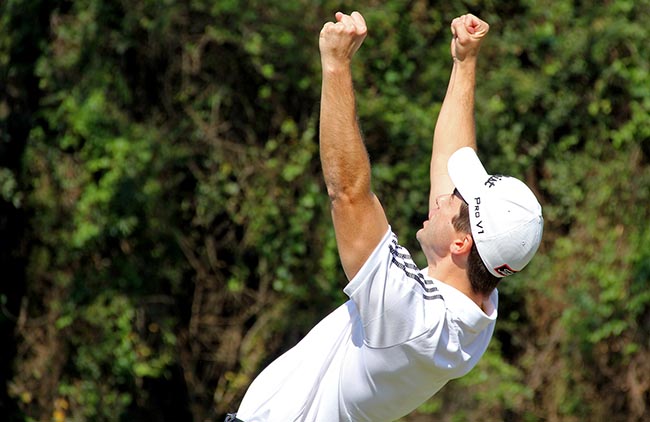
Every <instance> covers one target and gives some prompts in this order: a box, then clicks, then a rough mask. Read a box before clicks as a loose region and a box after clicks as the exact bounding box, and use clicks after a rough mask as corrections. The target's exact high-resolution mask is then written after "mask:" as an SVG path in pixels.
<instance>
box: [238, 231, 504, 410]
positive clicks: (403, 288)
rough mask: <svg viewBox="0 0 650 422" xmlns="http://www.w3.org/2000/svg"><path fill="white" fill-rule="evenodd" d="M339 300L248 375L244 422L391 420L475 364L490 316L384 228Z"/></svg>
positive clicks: (491, 310) (493, 303)
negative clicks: (298, 337) (424, 267)
mask: <svg viewBox="0 0 650 422" xmlns="http://www.w3.org/2000/svg"><path fill="white" fill-rule="evenodd" d="M344 291H345V293H346V294H347V295H348V296H349V297H350V299H351V300H349V301H347V302H346V303H344V304H343V305H341V306H340V307H339V308H337V309H336V310H334V312H332V313H331V314H329V315H328V316H327V317H325V318H324V319H323V320H322V321H321V322H320V323H318V324H317V325H316V326H315V327H314V328H313V329H312V330H311V331H310V332H309V333H308V334H307V335H306V336H305V338H303V339H302V340H301V341H300V342H299V343H298V344H297V345H296V346H295V347H293V348H292V349H290V350H289V351H287V352H286V353H285V354H283V355H282V356H280V357H279V358H278V359H276V360H275V361H274V362H273V363H271V365H269V366H268V367H267V368H266V369H265V370H264V371H262V373H261V374H260V375H259V376H258V377H257V378H256V379H255V380H254V381H253V383H252V384H251V386H250V388H249V389H248V391H247V392H246V395H245V396H244V399H243V400H242V403H241V405H240V407H239V410H238V412H237V417H238V418H239V419H241V420H242V421H244V422H289V421H310V422H311V421H319V422H335V421H372V422H382V421H387V422H388V421H394V420H396V419H399V418H400V417H402V416H404V415H406V414H408V413H410V412H411V411H413V410H414V409H415V408H417V407H418V406H419V405H420V404H422V403H423V402H424V401H426V400H427V399H428V398H429V397H431V396H432V395H433V394H435V393H436V392H437V391H438V390H440V389H441V388H442V387H443V386H444V385H445V384H446V383H447V381H449V380H450V379H453V378H458V377H460V376H463V375H465V374H466V373H467V372H469V371H470V369H472V368H473V367H474V365H476V363H477V362H478V360H479V358H480V357H481V356H482V355H483V353H484V352H485V349H486V348H487V346H488V343H489V342H490V338H491V337H492V333H493V332H494V325H495V321H496V317H497V302H498V295H497V292H496V290H495V291H494V292H493V293H492V295H491V296H490V298H489V300H488V301H487V302H486V303H484V306H483V307H484V309H485V312H483V311H482V310H481V309H480V308H479V307H478V306H477V305H476V304H475V303H474V302H473V301H472V300H471V299H469V298H468V297H467V296H465V295H464V294H463V293H461V292H459V291H458V290H456V289H455V288H453V287H451V286H449V285H447V284H445V283H443V282H440V281H438V280H435V279H432V278H430V277H428V276H427V275H426V273H425V272H423V271H420V270H419V269H418V268H417V266H416V265H415V264H414V263H413V260H412V259H411V255H410V254H409V253H408V251H407V250H406V249H404V248H403V247H402V246H400V245H399V244H398V243H397V237H396V236H395V234H394V233H392V231H391V230H390V229H389V230H388V232H387V233H386V235H385V236H384V238H383V239H382V240H381V242H380V243H379V245H378V246H377V248H376V249H375V250H374V251H373V253H372V254H371V256H370V257H369V258H368V260H367V261H366V263H365V264H364V265H363V267H362V268H361V270H360V271H359V272H358V273H357V275H356V276H355V277H354V278H353V279H352V280H351V281H350V283H349V284H348V285H347V286H346V287H345V289H344Z"/></svg>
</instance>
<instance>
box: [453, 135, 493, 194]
mask: <svg viewBox="0 0 650 422" xmlns="http://www.w3.org/2000/svg"><path fill="white" fill-rule="evenodd" d="M447 171H448V173H449V177H450V178H451V181H452V183H453V184H454V187H455V188H456V189H458V192H460V194H461V195H462V196H463V198H465V200H466V201H468V202H469V200H470V198H475V197H478V196H480V191H481V187H482V186H483V185H484V184H485V181H486V180H487V179H488V177H489V174H488V173H487V171H486V170H485V167H483V164H482V163H481V160H479V158H478V156H477V155H476V151H474V149H472V148H470V147H463V148H460V149H459V150H457V151H456V152H454V153H453V154H452V155H451V156H450V157H449V161H448V162H447Z"/></svg>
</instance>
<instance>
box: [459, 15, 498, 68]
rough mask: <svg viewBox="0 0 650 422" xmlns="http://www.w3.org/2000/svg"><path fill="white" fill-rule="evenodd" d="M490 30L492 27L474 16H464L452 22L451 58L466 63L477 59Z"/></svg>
mask: <svg viewBox="0 0 650 422" xmlns="http://www.w3.org/2000/svg"><path fill="white" fill-rule="evenodd" d="M489 30H490V25H488V23H487V22H484V21H482V20H481V19H479V18H477V17H476V16H474V15H472V14H467V15H462V16H459V17H457V18H456V19H454V20H453V21H451V33H452V35H453V38H452V40H451V56H452V57H453V58H454V60H458V61H461V62H462V61H464V60H465V59H467V58H475V57H476V56H477V55H478V51H479V49H480V47H481V41H483V38H485V36H486V35H487V33H488V31H489Z"/></svg>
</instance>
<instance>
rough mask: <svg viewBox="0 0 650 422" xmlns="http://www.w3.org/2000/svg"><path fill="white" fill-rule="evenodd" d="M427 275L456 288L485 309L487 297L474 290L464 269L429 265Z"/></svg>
mask: <svg viewBox="0 0 650 422" xmlns="http://www.w3.org/2000/svg"><path fill="white" fill-rule="evenodd" d="M427 274H428V275H429V277H432V278H435V279H436V280H439V281H441V282H443V283H445V284H447V285H449V286H451V287H453V288H455V289H456V290H458V291H459V292H461V293H463V294H464V295H465V296H467V297H468V298H470V299H471V300H472V301H473V302H474V303H476V305H477V306H478V307H479V308H481V309H483V302H484V301H485V296H484V295H482V294H480V293H476V292H474V291H473V290H472V284H471V283H470V281H469V278H468V277H467V273H466V272H465V270H464V269H461V268H458V267H450V268H445V267H444V265H443V266H441V265H435V266H433V265H429V266H428V267H427Z"/></svg>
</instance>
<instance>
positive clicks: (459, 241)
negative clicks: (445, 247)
mask: <svg viewBox="0 0 650 422" xmlns="http://www.w3.org/2000/svg"><path fill="white" fill-rule="evenodd" d="M473 244H474V239H472V235H471V234H469V233H460V232H459V233H458V236H457V237H456V239H454V240H453V241H452V242H451V245H450V246H449V249H450V252H451V254H452V255H455V256H459V257H460V256H468V255H469V253H470V251H471V250H472V245H473Z"/></svg>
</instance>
